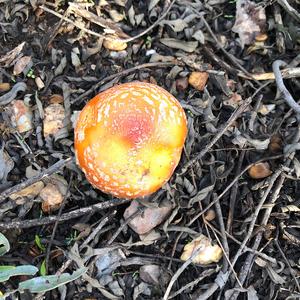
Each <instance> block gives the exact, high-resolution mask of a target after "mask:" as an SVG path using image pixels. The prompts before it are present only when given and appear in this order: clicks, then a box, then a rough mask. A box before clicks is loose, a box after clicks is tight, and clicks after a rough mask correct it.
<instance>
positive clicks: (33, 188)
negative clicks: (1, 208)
mask: <svg viewBox="0 0 300 300" xmlns="http://www.w3.org/2000/svg"><path fill="white" fill-rule="evenodd" d="M43 187H44V183H43V182H42V181H38V182H36V183H34V184H32V185H30V186H28V187H27V188H25V189H23V190H21V191H20V192H17V193H14V194H11V195H10V196H9V198H10V199H12V200H17V199H18V198H23V197H31V198H34V197H35V196H37V195H38V194H39V193H40V192H41V190H42V189H43Z"/></svg>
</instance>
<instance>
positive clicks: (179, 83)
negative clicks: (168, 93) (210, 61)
mask: <svg viewBox="0 0 300 300" xmlns="http://www.w3.org/2000/svg"><path fill="white" fill-rule="evenodd" d="M188 85H189V81H188V79H187V77H182V78H178V79H176V89H177V91H179V92H184V91H185V90H186V89H187V87H188Z"/></svg>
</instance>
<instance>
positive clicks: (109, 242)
mask: <svg viewBox="0 0 300 300" xmlns="http://www.w3.org/2000/svg"><path fill="white" fill-rule="evenodd" d="M144 209H145V207H141V208H139V209H138V210H137V211H135V212H134V213H133V214H132V215H130V216H129V217H128V218H127V219H126V220H125V222H124V223H123V224H122V225H120V226H119V228H118V230H117V231H116V232H115V233H114V234H113V235H112V237H111V238H110V239H109V241H108V242H107V243H106V244H107V245H108V246H109V245H111V244H112V243H113V242H114V240H115V239H116V238H117V236H118V235H119V234H120V232H121V231H122V230H123V228H124V227H125V226H126V225H127V224H128V223H129V222H130V221H131V220H132V219H134V218H135V217H137V216H139V215H140V214H142V212H143V211H144Z"/></svg>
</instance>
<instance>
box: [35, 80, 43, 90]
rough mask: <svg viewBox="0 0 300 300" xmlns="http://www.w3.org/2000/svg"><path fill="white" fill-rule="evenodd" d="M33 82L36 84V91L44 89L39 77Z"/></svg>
mask: <svg viewBox="0 0 300 300" xmlns="http://www.w3.org/2000/svg"><path fill="white" fill-rule="evenodd" d="M34 81H35V84H36V86H37V88H38V90H42V89H43V88H44V87H45V84H44V82H43V80H42V79H41V77H36V78H35V80H34Z"/></svg>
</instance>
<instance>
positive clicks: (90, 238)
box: [79, 210, 117, 250]
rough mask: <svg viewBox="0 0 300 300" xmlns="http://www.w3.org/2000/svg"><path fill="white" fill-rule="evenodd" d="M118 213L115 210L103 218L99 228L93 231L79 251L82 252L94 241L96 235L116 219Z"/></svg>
mask: <svg viewBox="0 0 300 300" xmlns="http://www.w3.org/2000/svg"><path fill="white" fill-rule="evenodd" d="M116 213H117V211H116V210H114V211H113V212H111V213H110V214H109V215H108V216H105V217H103V218H102V220H101V221H100V223H99V224H98V225H97V227H96V228H94V229H93V231H92V232H91V234H90V235H89V236H88V237H87V238H86V239H85V241H84V242H83V243H82V244H81V245H80V246H79V250H81V249H82V248H84V247H85V246H86V245H87V244H88V243H89V242H90V241H91V240H93V239H94V238H95V237H96V235H97V234H98V232H99V231H100V230H101V229H102V228H103V226H104V225H105V224H106V223H107V222H108V221H109V219H111V218H112V217H114V216H115V215H116Z"/></svg>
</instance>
